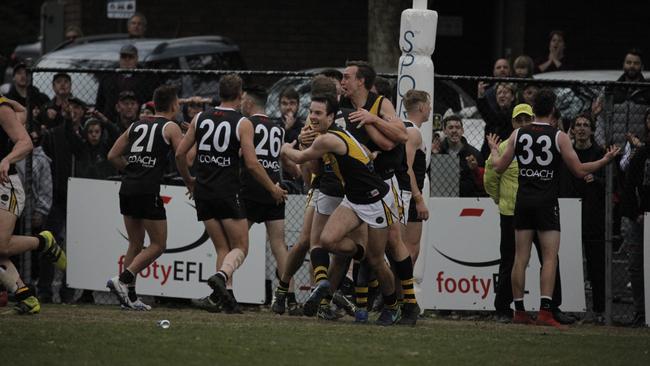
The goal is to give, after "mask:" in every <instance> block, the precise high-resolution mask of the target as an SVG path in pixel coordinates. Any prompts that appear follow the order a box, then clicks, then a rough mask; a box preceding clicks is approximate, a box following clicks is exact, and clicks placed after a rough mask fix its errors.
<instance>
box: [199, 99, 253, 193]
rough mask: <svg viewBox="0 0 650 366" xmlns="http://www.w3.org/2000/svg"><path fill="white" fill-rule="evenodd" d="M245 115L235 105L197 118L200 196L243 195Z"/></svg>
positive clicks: (216, 109)
mask: <svg viewBox="0 0 650 366" xmlns="http://www.w3.org/2000/svg"><path fill="white" fill-rule="evenodd" d="M242 119H244V117H243V116H242V115H241V114H240V113H239V112H237V111H235V110H234V109H231V108H220V107H215V108H211V109H209V110H207V111H205V112H202V113H201V114H200V115H199V117H198V118H197V120H196V126H194V127H195V128H196V143H197V151H196V160H195V165H196V185H195V188H194V197H195V198H196V199H214V198H224V197H231V196H236V195H238V194H239V148H240V142H239V131H238V127H239V123H240V122H241V120H242Z"/></svg>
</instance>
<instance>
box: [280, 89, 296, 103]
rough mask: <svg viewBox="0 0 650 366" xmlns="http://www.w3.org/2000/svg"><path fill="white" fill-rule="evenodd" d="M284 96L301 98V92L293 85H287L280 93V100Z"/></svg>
mask: <svg viewBox="0 0 650 366" xmlns="http://www.w3.org/2000/svg"><path fill="white" fill-rule="evenodd" d="M282 98H287V99H289V100H300V94H298V92H297V91H296V89H294V88H292V87H287V88H284V90H282V93H280V98H278V102H280V101H281V100H282Z"/></svg>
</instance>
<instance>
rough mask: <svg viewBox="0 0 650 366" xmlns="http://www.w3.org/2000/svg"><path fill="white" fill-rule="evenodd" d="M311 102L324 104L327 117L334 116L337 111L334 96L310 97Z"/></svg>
mask: <svg viewBox="0 0 650 366" xmlns="http://www.w3.org/2000/svg"><path fill="white" fill-rule="evenodd" d="M311 101H312V102H319V103H324V104H325V108H326V111H327V115H330V114H333V115H336V113H337V112H338V111H339V102H338V101H337V100H336V94H332V93H323V94H316V95H312V97H311Z"/></svg>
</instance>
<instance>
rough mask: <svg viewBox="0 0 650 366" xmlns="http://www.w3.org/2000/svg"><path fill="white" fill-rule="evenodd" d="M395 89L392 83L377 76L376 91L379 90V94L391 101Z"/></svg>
mask: <svg viewBox="0 0 650 366" xmlns="http://www.w3.org/2000/svg"><path fill="white" fill-rule="evenodd" d="M392 89H393V88H392V87H391V85H390V81H388V79H386V78H382V77H381V76H377V77H376V78H375V90H377V94H379V95H383V96H385V97H387V98H389V99H390V97H391V96H392V94H393V90H392Z"/></svg>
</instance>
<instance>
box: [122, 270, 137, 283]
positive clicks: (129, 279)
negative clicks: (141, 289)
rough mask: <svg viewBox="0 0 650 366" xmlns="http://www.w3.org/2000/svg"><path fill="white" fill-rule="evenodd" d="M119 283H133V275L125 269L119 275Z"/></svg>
mask: <svg viewBox="0 0 650 366" xmlns="http://www.w3.org/2000/svg"><path fill="white" fill-rule="evenodd" d="M119 278H120V282H122V283H123V284H125V285H128V284H131V283H133V281H135V275H134V274H133V273H132V272H131V271H129V270H128V269H125V270H124V271H123V272H122V273H120V277H119Z"/></svg>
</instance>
